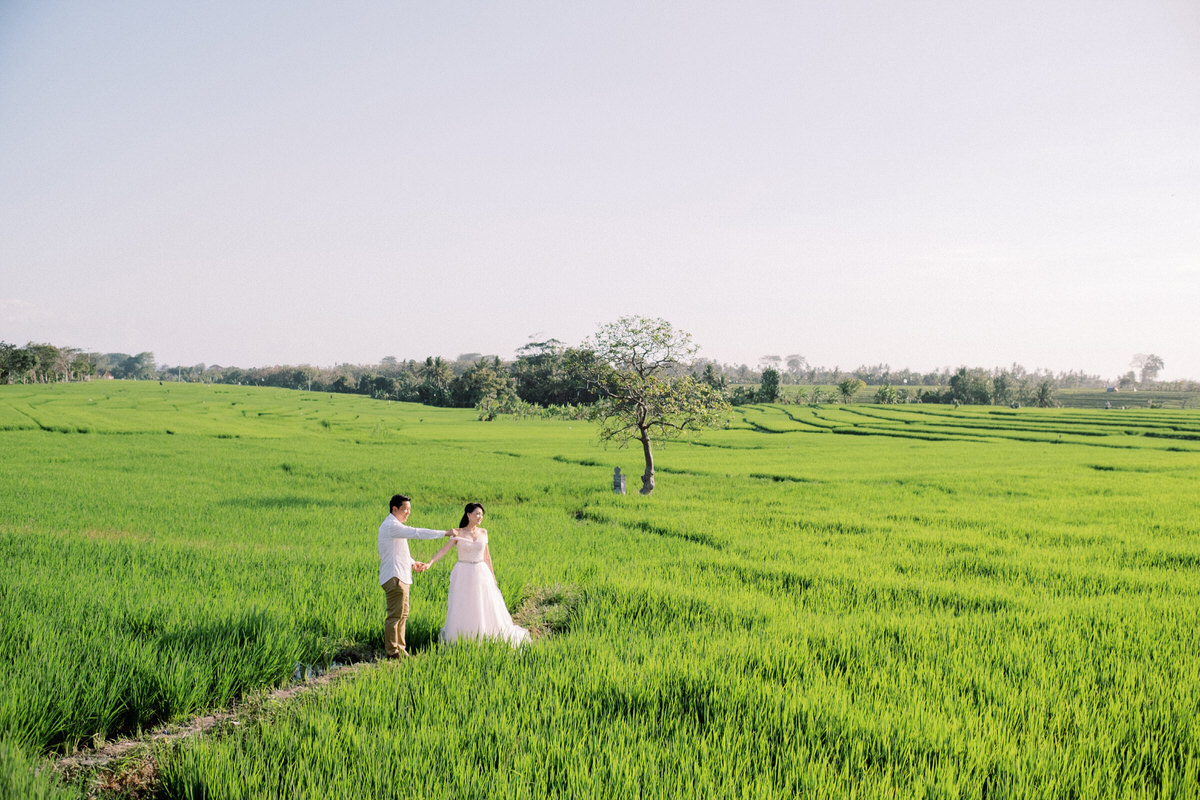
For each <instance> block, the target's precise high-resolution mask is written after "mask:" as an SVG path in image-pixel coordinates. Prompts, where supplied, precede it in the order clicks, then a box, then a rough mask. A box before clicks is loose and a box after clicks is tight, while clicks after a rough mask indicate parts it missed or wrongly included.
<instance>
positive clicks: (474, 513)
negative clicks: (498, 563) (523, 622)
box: [422, 503, 529, 645]
mask: <svg viewBox="0 0 1200 800" xmlns="http://www.w3.org/2000/svg"><path fill="white" fill-rule="evenodd" d="M482 521H483V504H482V503H467V507H466V509H465V511H464V513H463V518H462V521H461V522H460V523H459V524H458V527H459V529H458V530H457V531H455V535H454V536H452V537H451V538H450V541H449V542H447V543H446V545H445V546H444V547H443V548H442V549H441V550H438V551H437V553H435V554H434V556H433V558H431V559H429V563H428V564H423V565H422V567H424V568H425V569H428V568H429V567H432V566H433V565H434V564H436V563H437V562H438V561H439V560H440V559H441V558H442V557H443V556H445V555H446V554H447V553H449V552H450V550H451V549H452V548H455V547H457V548H458V563H457V564H455V565H454V569H452V570H451V571H450V594H449V596H448V598H447V601H446V624H445V625H444V626H443V627H442V641H444V642H449V643H452V642H456V641H458V640H459V639H463V638H467V639H505V640H507V641H508V642H509V643H510V644H513V645H519V644H524V643H526V642H528V641H529V631H527V630H525V629H524V628H522V627H519V626H517V625H514V624H513V621H512V616H511V615H510V614H509V613H508V607H507V606H505V605H504V597H503V596H501V594H500V587H499V584H498V583H497V581H496V573H495V570H493V569H492V554H491V553H490V552H489V551H488V532H487V531H486V530H485V529H483V528H481V527H479V523H480V522H482Z"/></svg>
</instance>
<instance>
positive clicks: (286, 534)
mask: <svg viewBox="0 0 1200 800" xmlns="http://www.w3.org/2000/svg"><path fill="white" fill-rule="evenodd" d="M0 442H2V445H0V447H2V449H3V461H2V466H0V485H2V487H3V492H2V494H0V547H2V548H3V551H4V558H3V565H4V566H3V569H4V575H3V579H2V580H0V606H2V613H0V625H2V627H0V653H2V661H3V670H2V671H0V794H3V795H4V796H6V797H31V798H71V797H83V796H89V795H90V796H94V797H104V796H139V797H155V798H264V797H281V798H282V797H304V798H357V797H370V798H382V797H426V798H470V797H480V798H483V797H486V798H543V797H561V798H568V797H581V798H582V797H612V798H626V797H629V798H637V797H641V798H677V797H722V798H723V797H736V798H758V797H812V798H826V797H834V798H838V797H845V798H849V797H865V798H870V797H899V798H906V797H931V798H942V797H944V798H959V797H965V798H985V797H986V798H1000V797H1012V798H1017V797H1020V798H1025V797H1047V798H1050V797H1055V798H1057V797H1072V798H1109V797H1119V798H1126V797H1128V798H1133V797H1147V798H1160V797H1195V796H1200V717H1198V709H1200V657H1198V653H1200V632H1198V623H1200V610H1198V608H1200V536H1198V534H1200V411H1196V410H1190V409H1183V410H1176V409H1141V410H1117V409H1109V410H1106V409H1039V408H1021V409H1010V408H1007V407H991V406H962V407H957V408H955V407H951V406H933V405H896V406H882V405H870V404H863V405H857V404H856V405H832V404H821V405H746V406H740V407H737V408H735V409H734V410H733V411H732V412H731V414H730V415H729V421H728V424H727V425H726V426H725V427H724V428H722V429H718V430H713V431H709V432H706V433H704V434H703V435H702V436H701V437H699V438H698V439H695V440H692V441H687V440H682V441H676V442H672V443H670V444H669V445H664V446H662V447H661V448H660V449H659V451H658V452H657V459H658V471H659V485H658V488H657V489H656V490H655V492H654V494H653V495H651V496H649V497H644V496H640V495H639V494H637V493H636V492H631V493H629V494H628V495H616V494H614V493H613V491H612V488H611V484H612V474H613V469H614V467H621V468H622V469H623V470H624V471H625V472H626V473H628V474H636V473H637V471H638V470H639V468H640V453H639V452H637V449H636V448H633V449H618V448H614V447H608V448H605V447H602V446H600V445H598V444H597V437H596V430H595V427H594V426H593V425H592V424H591V423H588V422H583V421H578V420H571V419H542V418H534V417H530V418H524V419H515V418H513V417H506V416H501V417H498V418H497V419H496V420H494V421H489V422H481V421H479V420H478V418H477V415H476V413H475V412H474V411H472V410H470V409H448V408H433V407H429V406H421V405H415V404H408V403H398V402H389V401H381V400H372V399H368V398H366V397H362V396H356V395H343V394H338V395H330V394H326V393H317V392H305V391H292V390H284V389H273V388H261V387H241V386H232V385H204V384H186V383H185V384H170V383H168V384H165V385H164V384H160V383H157V382H153V381H140V382H139V381H93V382H91V383H72V384H52V385H40V386H15V385H14V386H3V387H0ZM396 491H402V492H404V493H406V494H408V495H410V496H411V497H413V498H414V511H413V524H416V525H420V526H424V527H433V528H444V527H448V526H453V525H454V524H455V522H456V520H457V519H458V514H459V513H460V511H461V509H462V506H463V503H464V502H466V501H469V500H479V501H482V502H483V503H485V504H486V505H487V509H488V515H489V516H488V522H489V528H490V530H491V534H492V548H493V554H494V557H495V559H496V571H497V574H498V576H499V581H500V588H501V589H502V591H503V595H504V597H505V598H507V599H508V601H509V602H510V604H511V605H512V606H513V609H514V610H517V609H518V607H519V606H521V605H522V604H525V603H528V602H529V601H530V599H531V598H541V599H542V601H543V602H544V605H546V606H547V607H548V611H547V614H548V615H549V617H548V620H547V621H546V623H545V630H544V631H543V634H542V635H541V636H540V637H538V638H537V639H536V640H535V641H534V642H532V643H531V644H530V645H528V646H525V647H521V648H510V647H508V646H506V645H503V644H499V645H493V644H484V645H480V646H461V645H460V646H446V645H443V644H440V643H439V642H438V641H437V631H438V628H439V626H440V625H441V622H442V618H443V617H444V614H445V597H446V589H447V570H444V569H443V570H440V571H437V570H433V571H430V572H429V573H427V574H424V575H421V576H419V577H418V578H417V579H416V581H415V582H414V585H413V590H412V592H413V599H412V616H411V618H410V620H409V642H410V646H411V647H412V649H413V650H414V651H415V655H414V657H412V658H409V659H407V660H400V661H383V660H373V654H375V653H377V652H379V650H380V647H381V624H382V619H383V605H382V604H383V600H382V597H381V593H380V590H379V587H378V585H377V583H376V581H375V577H376V573H377V570H378V559H377V555H376V552H375V528H376V527H377V526H378V524H379V520H380V518H382V517H383V515H384V514H385V513H386V508H385V505H386V501H387V498H388V496H389V495H391V494H392V493H393V492H396ZM437 546H438V543H436V542H414V543H413V550H414V553H415V554H416V556H417V557H418V558H422V557H428V556H429V555H430V554H432V552H433V551H434V550H435V549H436V548H437ZM348 661H357V662H362V663H359V664H358V665H357V666H356V668H355V669H354V670H352V671H348V674H346V676H345V677H343V678H341V679H339V680H336V681H330V682H328V683H325V684H323V685H320V686H313V687H311V688H310V689H307V690H302V691H299V692H297V693H296V694H295V695H294V696H292V697H291V698H290V699H288V700H286V701H278V702H276V701H273V700H270V699H269V698H267V697H266V695H265V693H266V692H269V691H270V690H272V689H278V688H282V687H290V686H296V685H297V683H300V684H303V683H304V680H303V679H304V676H305V674H306V673H312V672H320V671H322V670H324V669H327V668H329V667H330V666H331V665H333V664H335V663H344V662H348ZM216 711H225V712H228V713H230V714H231V715H232V716H231V717H230V718H229V721H228V722H226V723H224V724H221V725H217V726H215V727H213V728H212V729H211V730H210V731H208V732H207V733H205V734H203V735H197V736H191V737H186V738H181V739H177V740H172V741H161V742H157V743H156V742H155V741H154V740H153V739H150V738H147V744H146V746H145V748H144V750H143V752H141V753H140V755H139V756H138V757H137V758H132V759H130V762H129V763H127V764H124V765H121V764H117V765H113V766H111V767H109V768H106V770H105V771H104V773H103V774H100V773H84V774H65V773H64V772H62V771H61V770H59V769H57V768H56V767H55V762H56V761H57V760H59V759H61V758H62V757H64V756H67V755H71V754H73V753H77V752H81V751H88V750H89V749H91V748H96V747H99V746H102V745H103V744H105V743H106V742H112V741H114V740H119V739H122V738H138V737H143V738H146V737H147V735H148V734H149V733H151V732H152V731H155V730H158V729H161V728H163V727H164V726H167V725H170V724H179V723H181V722H185V721H187V720H188V719H190V718H192V717H194V716H196V715H200V714H207V713H213V712H216ZM123 769H124V770H127V771H132V772H134V773H137V775H140V776H141V778H139V779H132V778H128V777H125V778H123V777H122V775H121V772H122V770H123Z"/></svg>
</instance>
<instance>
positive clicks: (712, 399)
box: [571, 316, 729, 494]
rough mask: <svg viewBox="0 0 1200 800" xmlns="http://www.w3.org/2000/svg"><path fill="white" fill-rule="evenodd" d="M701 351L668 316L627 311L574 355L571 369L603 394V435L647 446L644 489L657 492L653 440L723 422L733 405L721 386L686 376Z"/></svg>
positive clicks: (599, 417)
mask: <svg viewBox="0 0 1200 800" xmlns="http://www.w3.org/2000/svg"><path fill="white" fill-rule="evenodd" d="M696 351H697V348H696V346H695V345H694V344H693V343H692V337H691V334H688V333H686V332H685V331H681V330H677V329H675V328H674V327H673V326H672V325H671V323H669V322H667V321H666V320H664V319H650V318H646V317H638V316H625V317H621V318H620V319H618V320H617V321H616V322H612V323H609V324H607V325H604V326H601V328H600V330H599V331H597V332H596V333H595V335H593V336H592V338H591V339H590V340H589V341H588V342H586V343H585V344H584V346H583V347H582V348H580V349H579V350H578V351H575V352H574V354H573V357H572V363H571V367H572V370H573V371H574V372H576V374H578V375H580V376H581V377H582V378H583V380H584V381H585V382H586V383H587V385H588V387H589V388H591V389H593V390H594V391H595V392H596V393H597V394H598V395H599V398H600V399H599V401H598V402H597V403H596V404H595V405H594V406H593V411H592V418H593V419H595V420H596V421H598V422H599V423H600V433H599V436H600V440H601V441H605V442H615V443H616V444H618V445H620V446H624V445H627V444H628V443H629V442H630V441H634V440H636V441H638V442H640V443H641V445H642V453H643V455H644V457H645V461H646V471H645V472H644V473H643V474H642V488H641V493H642V494H650V493H651V492H652V491H654V453H653V442H654V441H656V440H663V439H671V438H675V437H677V436H681V435H683V434H685V433H689V432H696V431H699V430H701V429H703V428H705V427H712V426H716V425H719V424H720V423H721V421H722V419H723V415H724V414H725V413H727V412H728V410H729V404H728V402H726V400H725V398H724V396H723V395H722V394H721V392H720V391H719V390H718V389H716V388H715V387H713V386H712V385H711V384H709V383H706V382H704V381H701V380H697V379H696V378H695V377H693V376H691V375H688V374H686V373H683V368H684V367H686V366H687V365H688V364H689V362H690V360H691V359H692V358H693V357H694V356H695V354H696Z"/></svg>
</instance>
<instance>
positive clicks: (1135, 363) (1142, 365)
mask: <svg viewBox="0 0 1200 800" xmlns="http://www.w3.org/2000/svg"><path fill="white" fill-rule="evenodd" d="M1129 366H1131V367H1133V368H1134V369H1136V370H1137V371H1138V372H1140V373H1141V374H1142V380H1141V382H1142V383H1146V382H1147V381H1152V380H1154V379H1155V378H1157V377H1158V373H1159V372H1161V371H1162V368H1163V360H1162V358H1160V357H1159V356H1156V355H1155V354H1154V353H1138V354H1137V355H1135V356H1134V357H1133V359H1132V360H1131V361H1130V362H1129Z"/></svg>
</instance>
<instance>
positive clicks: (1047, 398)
mask: <svg viewBox="0 0 1200 800" xmlns="http://www.w3.org/2000/svg"><path fill="white" fill-rule="evenodd" d="M1033 402H1034V404H1035V405H1036V406H1037V407H1038V408H1050V407H1051V406H1053V405H1054V387H1053V386H1051V385H1050V381H1042V382H1041V383H1039V384H1038V387H1037V391H1036V392H1034V394H1033Z"/></svg>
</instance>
